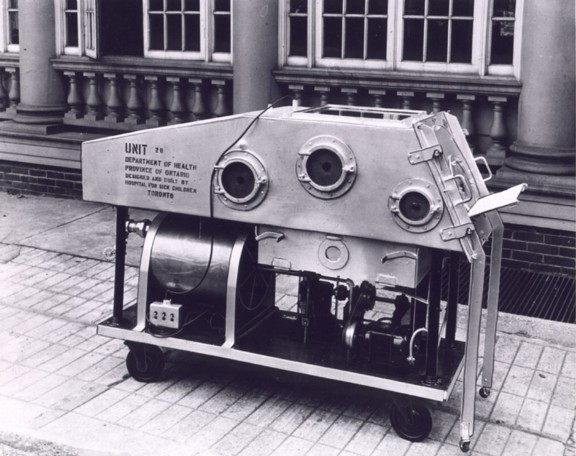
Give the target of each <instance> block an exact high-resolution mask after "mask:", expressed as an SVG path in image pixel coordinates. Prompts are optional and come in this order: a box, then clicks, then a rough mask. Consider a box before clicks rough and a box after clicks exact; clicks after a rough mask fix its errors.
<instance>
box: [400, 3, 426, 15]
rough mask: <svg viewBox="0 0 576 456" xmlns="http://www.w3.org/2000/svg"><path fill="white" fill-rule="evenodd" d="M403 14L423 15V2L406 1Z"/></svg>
mask: <svg viewBox="0 0 576 456" xmlns="http://www.w3.org/2000/svg"><path fill="white" fill-rule="evenodd" d="M404 14H424V0H406V3H405V4H404Z"/></svg>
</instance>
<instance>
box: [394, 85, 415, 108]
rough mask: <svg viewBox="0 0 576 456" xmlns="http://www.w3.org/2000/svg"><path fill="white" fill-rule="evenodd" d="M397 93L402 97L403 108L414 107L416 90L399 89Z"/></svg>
mask: <svg viewBox="0 0 576 456" xmlns="http://www.w3.org/2000/svg"><path fill="white" fill-rule="evenodd" d="M396 94H397V95H398V96H399V97H400V98H401V99H402V109H412V100H413V99H414V92H412V91H411V90H398V91H397V92H396Z"/></svg>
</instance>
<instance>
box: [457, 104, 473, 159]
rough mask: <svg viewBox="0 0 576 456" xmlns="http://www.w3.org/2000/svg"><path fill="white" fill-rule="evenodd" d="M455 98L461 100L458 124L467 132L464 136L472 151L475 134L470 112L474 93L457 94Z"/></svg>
mask: <svg viewBox="0 0 576 456" xmlns="http://www.w3.org/2000/svg"><path fill="white" fill-rule="evenodd" d="M456 99H458V100H460V101H461V102H462V118H461V119H460V125H461V126H462V128H463V129H464V130H465V131H466V132H467V133H468V134H467V136H466V141H468V145H469V146H470V149H471V150H472V152H474V135H475V134H476V129H475V128H474V115H473V112H472V109H473V105H474V101H475V100H476V95H470V94H467V93H466V94H459V95H456Z"/></svg>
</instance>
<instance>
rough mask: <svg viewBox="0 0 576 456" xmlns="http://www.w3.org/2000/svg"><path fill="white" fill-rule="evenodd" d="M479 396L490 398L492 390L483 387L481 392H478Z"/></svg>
mask: <svg viewBox="0 0 576 456" xmlns="http://www.w3.org/2000/svg"><path fill="white" fill-rule="evenodd" d="M478 394H480V397H483V398H484V399H486V398H487V397H488V396H490V388H488V387H486V386H483V387H482V388H480V391H478Z"/></svg>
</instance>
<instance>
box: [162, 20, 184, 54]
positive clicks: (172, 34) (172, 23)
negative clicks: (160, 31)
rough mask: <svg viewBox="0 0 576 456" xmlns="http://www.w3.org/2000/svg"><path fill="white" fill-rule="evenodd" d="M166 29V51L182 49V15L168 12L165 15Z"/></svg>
mask: <svg viewBox="0 0 576 456" xmlns="http://www.w3.org/2000/svg"><path fill="white" fill-rule="evenodd" d="M166 19H167V20H166V31H167V32H168V43H167V46H166V49H167V50H168V51H181V50H182V16H181V15H180V14H168V15H167V16H166Z"/></svg>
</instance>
